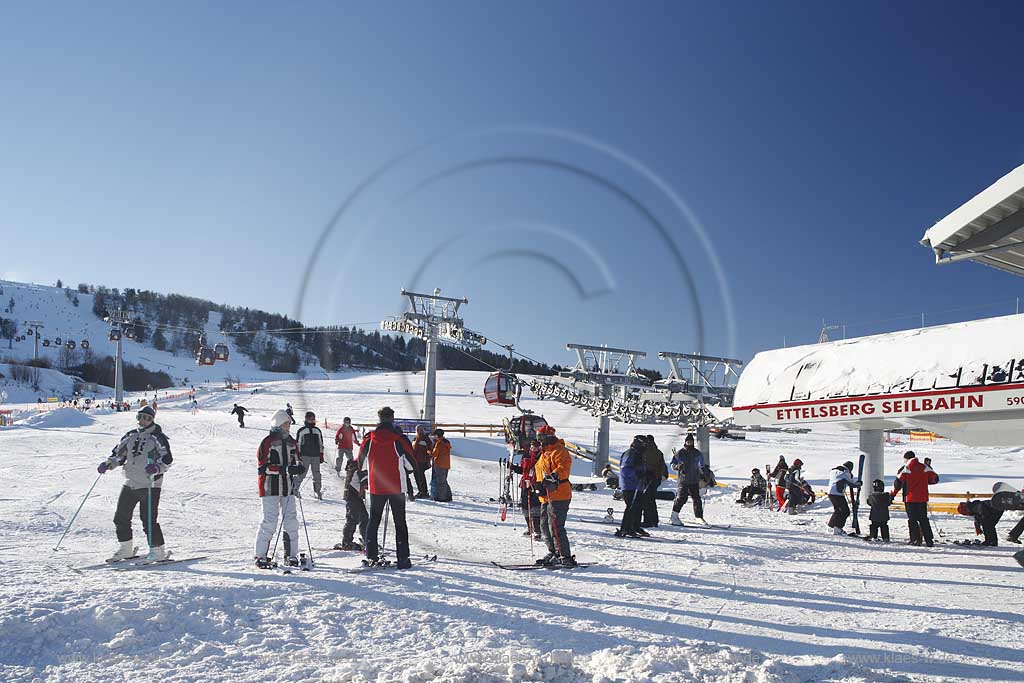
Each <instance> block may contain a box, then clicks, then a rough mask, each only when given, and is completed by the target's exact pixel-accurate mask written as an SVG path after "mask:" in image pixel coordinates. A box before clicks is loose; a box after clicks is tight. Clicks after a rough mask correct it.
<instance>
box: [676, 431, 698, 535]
mask: <svg viewBox="0 0 1024 683" xmlns="http://www.w3.org/2000/svg"><path fill="white" fill-rule="evenodd" d="M672 469H674V470H675V471H676V472H678V473H679V475H678V479H677V480H676V499H675V501H674V502H673V503H672V524H673V525H675V526H682V524H683V522H682V520H680V519H679V511H680V510H682V509H683V505H685V504H686V500H687V498H692V499H693V516H694V517H696V518H697V521H699V522H702V523H703V522H704V502H703V501H702V500H701V498H700V477H701V473H702V472H703V471H704V454H703V453H701V452H700V451H699V450H697V449H696V448H694V447H693V434H687V435H686V439H684V440H683V448H682V450H680V451H678V452H676V454H675V455H674V456H673V457H672Z"/></svg>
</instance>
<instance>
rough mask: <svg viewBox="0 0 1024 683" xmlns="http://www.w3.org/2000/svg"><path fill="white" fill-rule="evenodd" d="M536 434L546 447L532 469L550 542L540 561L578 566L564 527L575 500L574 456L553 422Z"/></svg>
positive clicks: (541, 521)
mask: <svg viewBox="0 0 1024 683" xmlns="http://www.w3.org/2000/svg"><path fill="white" fill-rule="evenodd" d="M537 435H538V437H539V438H540V442H541V445H542V446H543V448H544V450H543V451H541V454H540V458H538V459H537V464H536V465H535V466H534V468H533V470H534V480H535V481H536V482H537V487H538V498H539V499H540V503H541V518H540V524H541V527H540V528H541V531H542V532H543V533H544V540H545V541H546V542H547V546H548V554H547V555H546V556H545V557H544V558H543V559H542V560H539V562H540V563H541V564H548V565H552V564H560V565H562V566H564V567H575V566H576V559H575V558H574V557H573V555H572V551H571V549H570V547H569V536H568V534H567V533H566V531H565V521H566V519H567V517H568V516H569V505H570V504H571V503H572V484H571V483H570V482H569V473H570V471H571V470H572V456H571V455H569V451H568V450H566V448H565V442H564V441H563V440H562V439H559V438H558V437H557V436H555V429H554V427H552V426H551V425H545V426H543V427H541V428H540V429H539V430H538V433H537Z"/></svg>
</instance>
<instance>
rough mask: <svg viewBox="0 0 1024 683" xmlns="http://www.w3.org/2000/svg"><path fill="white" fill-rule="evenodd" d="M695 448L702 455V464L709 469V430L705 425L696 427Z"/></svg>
mask: <svg viewBox="0 0 1024 683" xmlns="http://www.w3.org/2000/svg"><path fill="white" fill-rule="evenodd" d="M696 441H697V447H698V448H699V449H700V452H701V453H703V454H704V464H705V465H707V466H708V467H709V468H710V467H711V430H710V429H708V426H707V425H701V426H700V427H697V438H696Z"/></svg>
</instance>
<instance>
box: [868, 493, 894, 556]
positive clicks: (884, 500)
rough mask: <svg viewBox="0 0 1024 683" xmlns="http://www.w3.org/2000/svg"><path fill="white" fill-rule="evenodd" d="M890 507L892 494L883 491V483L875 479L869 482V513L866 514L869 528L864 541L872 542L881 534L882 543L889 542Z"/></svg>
mask: <svg viewBox="0 0 1024 683" xmlns="http://www.w3.org/2000/svg"><path fill="white" fill-rule="evenodd" d="M890 505H892V494H890V493H888V492H887V491H886V490H885V482H884V481H882V480H881V479H875V480H874V481H873V482H871V495H869V496H868V507H870V508H871V512H869V513H868V521H870V522H871V526H870V527H869V529H868V535H867V536H865V537H864V540H865V541H874V540H876V539H877V538H878V534H879V533H881V535H882V542H884V543H888V542H889V506H890Z"/></svg>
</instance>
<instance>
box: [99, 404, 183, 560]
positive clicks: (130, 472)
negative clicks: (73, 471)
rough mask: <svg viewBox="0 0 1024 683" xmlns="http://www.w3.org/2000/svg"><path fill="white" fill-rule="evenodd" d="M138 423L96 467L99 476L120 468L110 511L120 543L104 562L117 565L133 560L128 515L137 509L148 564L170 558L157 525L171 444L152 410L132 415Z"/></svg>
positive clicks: (171, 457)
mask: <svg viewBox="0 0 1024 683" xmlns="http://www.w3.org/2000/svg"><path fill="white" fill-rule="evenodd" d="M135 417H136V419H137V420H138V422H139V426H138V428H137V429H133V430H131V431H130V432H128V433H127V434H125V435H124V436H123V437H121V441H120V443H118V444H117V446H116V447H115V448H114V450H113V451H111V453H110V457H109V458H107V459H106V460H104V461H103V462H101V463H100V464H99V467H97V468H96V471H97V472H99V473H100V474H103V473H104V472H107V471H108V470H112V469H114V468H115V467H123V468H124V480H125V481H124V486H123V487H121V493H120V495H119V496H118V498H117V509H116V511H115V512H114V528H115V529H116V530H117V540H118V542H119V543H120V544H121V546H120V547H119V548H118V550H117V552H116V553H114V555H113V556H112V557H111V558H110V559H109V560H107V561H108V562H120V561H121V560H127V559H131V558H132V557H135V546H134V545H133V544H132V513H133V512H134V511H135V506H136V505H138V506H139V517H140V518H141V519H142V528H143V530H145V532H146V538H147V539H148V540H149V554H148V555H147V556H146V559H147V560H148V561H153V562H158V561H160V560H166V559H167V557H168V556H169V555H170V552H168V551H167V550H166V549H165V548H164V534H163V530H162V529H161V528H160V523H159V522H157V515H158V512H159V510H160V491H161V486H162V484H163V478H164V473H165V472H167V470H168V469H169V468H170V467H171V462H173V460H174V457H173V456H172V455H171V444H170V443H169V442H168V441H167V437H166V436H165V435H164V433H163V430H162V429H160V425H158V424H157V423H156V422H155V421H154V419H155V417H156V416H155V414H154V413H153V409H152V408H150V407H148V406H147V407H145V408H142V409H141V410H139V412H138V413H137V414H136V416H135Z"/></svg>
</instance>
